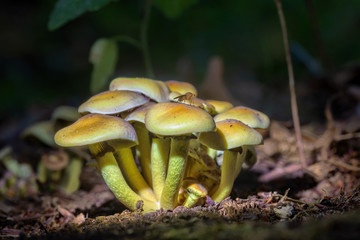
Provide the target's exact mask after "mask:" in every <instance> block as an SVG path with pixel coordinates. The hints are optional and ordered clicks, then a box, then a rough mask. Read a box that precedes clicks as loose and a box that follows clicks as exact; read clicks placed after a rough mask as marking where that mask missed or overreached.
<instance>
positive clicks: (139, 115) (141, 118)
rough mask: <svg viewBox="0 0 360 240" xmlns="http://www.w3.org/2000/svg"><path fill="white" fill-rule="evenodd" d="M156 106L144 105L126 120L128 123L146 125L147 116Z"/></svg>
mask: <svg viewBox="0 0 360 240" xmlns="http://www.w3.org/2000/svg"><path fill="white" fill-rule="evenodd" d="M154 104H155V103H154V102H148V103H145V104H144V105H142V106H141V107H139V108H137V109H136V110H135V111H133V112H131V113H130V114H129V115H127V116H126V118H125V120H126V121H128V122H141V123H145V114H146V112H147V111H148V110H149V109H150V108H151V106H153V105H154Z"/></svg>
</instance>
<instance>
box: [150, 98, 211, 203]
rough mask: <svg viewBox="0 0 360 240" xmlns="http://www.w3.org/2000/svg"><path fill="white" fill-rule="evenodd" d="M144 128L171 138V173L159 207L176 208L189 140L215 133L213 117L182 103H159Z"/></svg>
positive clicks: (168, 171) (168, 174) (169, 164)
mask: <svg viewBox="0 0 360 240" xmlns="http://www.w3.org/2000/svg"><path fill="white" fill-rule="evenodd" d="M145 125H146V127H147V129H148V130H149V131H150V132H152V133H154V134H157V135H160V136H167V137H170V138H171V143H170V155H169V161H168V170H167V176H166V180H165V185H164V188H163V190H162V194H161V200H160V206H161V207H162V208H164V209H173V208H174V207H175V206H176V205H177V199H178V193H179V188H180V186H181V181H182V177H183V174H184V170H185V165H186V159H187V155H188V149H189V140H190V138H191V137H192V134H193V133H196V132H197V133H200V132H208V131H213V130H214V129H215V124H214V121H213V119H212V117H211V116H210V115H209V114H208V113H207V112H205V111H204V110H202V109H200V108H197V107H193V106H190V105H186V104H181V103H158V104H156V105H154V106H152V107H151V108H150V109H149V110H148V112H147V113H146V116H145ZM153 184H154V183H153Z"/></svg>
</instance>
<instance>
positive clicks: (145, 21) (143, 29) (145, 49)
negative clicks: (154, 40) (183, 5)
mask: <svg viewBox="0 0 360 240" xmlns="http://www.w3.org/2000/svg"><path fill="white" fill-rule="evenodd" d="M150 12H151V0H145V10H144V19H143V22H142V25H141V29H140V39H141V43H142V49H143V54H144V61H145V68H146V75H147V77H149V78H154V72H153V68H152V63H151V59H150V53H149V43H148V38H147V30H148V24H149V16H150Z"/></svg>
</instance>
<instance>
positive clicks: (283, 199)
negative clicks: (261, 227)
mask: <svg viewBox="0 0 360 240" xmlns="http://www.w3.org/2000/svg"><path fill="white" fill-rule="evenodd" d="M289 191H290V188H288V189H287V190H286V192H285V194H284V195H281V194H279V193H274V194H273V195H272V197H279V198H281V199H280V200H279V202H283V201H289V202H294V203H298V204H307V203H306V202H303V201H301V200H297V199H294V198H291V197H288V196H287V195H288V193H289Z"/></svg>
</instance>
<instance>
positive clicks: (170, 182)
mask: <svg viewBox="0 0 360 240" xmlns="http://www.w3.org/2000/svg"><path fill="white" fill-rule="evenodd" d="M188 151H189V140H188V138H186V137H185V138H184V137H182V138H181V137H178V138H171V145H170V156H169V167H168V171H167V176H166V180H165V186H164V189H163V191H162V194H161V201H160V206H161V207H162V208H164V209H174V208H175V207H176V205H177V201H178V193H179V189H180V186H181V181H182V178H183V175H184V172H185V165H186V158H187V155H188Z"/></svg>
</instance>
